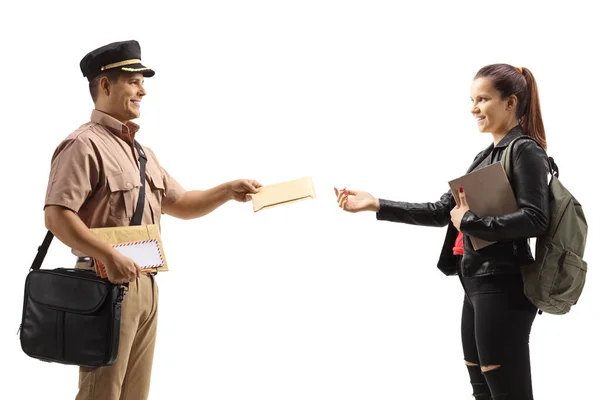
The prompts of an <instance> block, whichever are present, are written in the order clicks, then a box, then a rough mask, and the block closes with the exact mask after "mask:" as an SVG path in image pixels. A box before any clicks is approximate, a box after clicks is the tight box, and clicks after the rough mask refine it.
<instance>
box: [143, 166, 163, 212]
mask: <svg viewBox="0 0 600 400" xmlns="http://www.w3.org/2000/svg"><path fill="white" fill-rule="evenodd" d="M146 176H147V178H148V189H150V190H147V191H146V196H147V197H148V203H150V207H151V208H152V212H153V214H154V220H155V221H158V220H159V218H160V214H161V213H162V200H163V198H164V196H165V184H164V181H163V176H162V174H161V173H160V171H159V170H158V169H157V168H154V167H153V166H150V167H149V168H148V169H147V171H146Z"/></svg>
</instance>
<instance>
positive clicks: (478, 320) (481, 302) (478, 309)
mask: <svg viewBox="0 0 600 400" xmlns="http://www.w3.org/2000/svg"><path fill="white" fill-rule="evenodd" d="M459 277H460V280H461V283H462V284H463V287H464V289H465V297H464V303H463V310H462V322H461V334H462V335H461V336H462V345H463V353H464V357H465V361H466V362H469V363H472V364H477V366H475V367H467V369H468V371H469V376H470V378H471V384H472V386H473V395H474V396H475V398H476V399H482V400H483V399H494V400H500V399H510V400H531V399H533V390H532V384H531V368H530V360H529V333H530V331H531V325H532V324H533V320H534V319H535V316H536V312H537V308H536V307H535V306H534V305H533V304H531V302H530V301H529V300H528V299H527V297H525V294H524V293H523V280H522V278H521V275H491V276H482V277H464V276H461V275H459ZM494 365H500V367H499V368H497V369H493V370H491V371H488V372H483V373H482V372H481V367H482V366H494Z"/></svg>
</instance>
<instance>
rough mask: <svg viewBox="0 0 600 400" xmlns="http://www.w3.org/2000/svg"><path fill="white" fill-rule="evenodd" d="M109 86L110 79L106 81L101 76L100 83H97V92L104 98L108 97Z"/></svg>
mask: <svg viewBox="0 0 600 400" xmlns="http://www.w3.org/2000/svg"><path fill="white" fill-rule="evenodd" d="M111 85H112V84H111V82H110V79H108V77H106V76H103V77H102V78H100V82H99V83H98V88H99V92H100V93H102V94H104V95H105V96H109V95H110V91H111V89H112V87H111Z"/></svg>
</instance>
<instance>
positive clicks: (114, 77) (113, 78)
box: [89, 70, 123, 103]
mask: <svg viewBox="0 0 600 400" xmlns="http://www.w3.org/2000/svg"><path fill="white" fill-rule="evenodd" d="M122 74H123V73H122V72H121V71H119V70H112V71H106V72H103V73H101V74H100V75H98V76H96V77H95V78H93V79H92V80H91V81H90V84H89V86H90V95H91V96H92V100H93V101H94V103H95V102H96V100H98V84H99V83H100V79H102V77H104V76H105V77H106V78H107V79H108V80H109V82H112V83H114V82H117V81H118V80H119V77H120V76H121V75H122Z"/></svg>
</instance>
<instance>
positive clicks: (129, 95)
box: [100, 73, 146, 123]
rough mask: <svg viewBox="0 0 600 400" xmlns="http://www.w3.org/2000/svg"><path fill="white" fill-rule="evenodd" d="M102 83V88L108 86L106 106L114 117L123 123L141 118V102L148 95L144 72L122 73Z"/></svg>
mask: <svg viewBox="0 0 600 400" xmlns="http://www.w3.org/2000/svg"><path fill="white" fill-rule="evenodd" d="M107 84H108V86H105V85H107ZM100 85H101V88H102V90H105V88H108V96H107V98H106V99H105V100H106V106H107V108H108V109H109V112H110V114H111V115H112V116H113V117H114V118H116V119H118V120H119V121H121V122H123V123H124V122H127V121H129V120H132V119H135V118H139V116H140V102H141V101H142V97H144V96H145V95H146V90H145V89H144V76H143V75H142V74H139V73H122V74H119V75H118V78H117V79H116V80H113V81H112V82H108V83H105V82H103V81H102V82H101V83H100ZM105 93H106V92H105Z"/></svg>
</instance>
